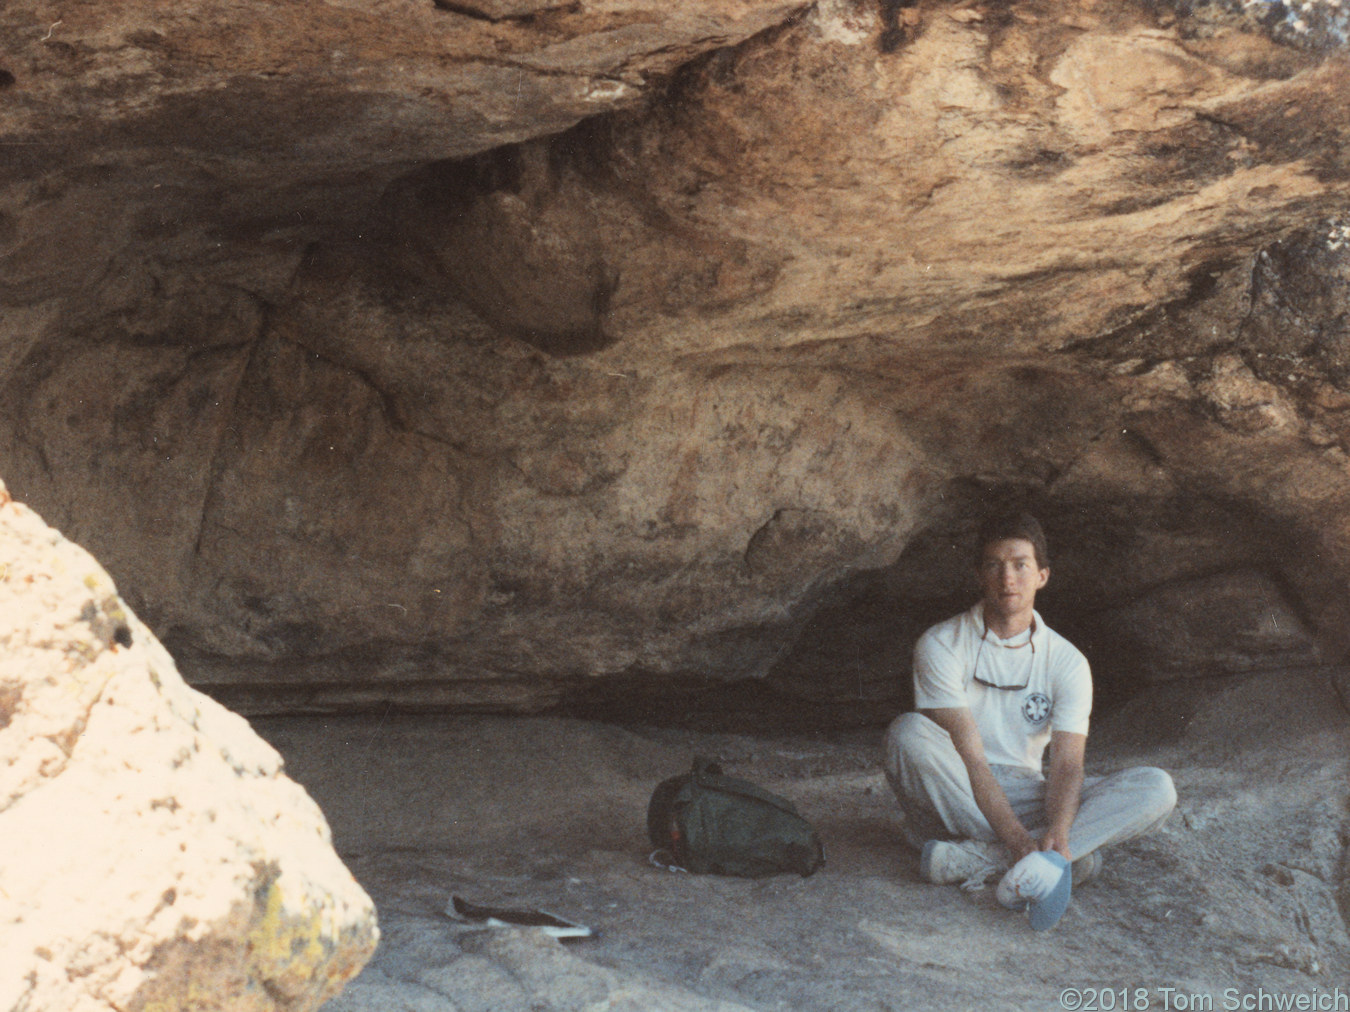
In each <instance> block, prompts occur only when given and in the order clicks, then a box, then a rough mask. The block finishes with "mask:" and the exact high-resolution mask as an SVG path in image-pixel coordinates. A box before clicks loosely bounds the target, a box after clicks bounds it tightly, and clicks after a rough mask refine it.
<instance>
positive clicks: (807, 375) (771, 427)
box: [0, 0, 1350, 710]
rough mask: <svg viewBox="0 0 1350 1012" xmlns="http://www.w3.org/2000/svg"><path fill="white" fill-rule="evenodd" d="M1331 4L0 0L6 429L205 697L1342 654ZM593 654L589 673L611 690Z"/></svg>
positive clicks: (1347, 332) (1338, 91) (576, 687)
mask: <svg viewBox="0 0 1350 1012" xmlns="http://www.w3.org/2000/svg"><path fill="white" fill-rule="evenodd" d="M1345 25H1346V12H1345V9H1344V6H1343V5H1339V4H1336V3H1323V4H1318V3H1303V4H1294V5H1289V6H1287V7H1286V6H1285V5H1274V6H1271V5H1264V4H1260V3H1242V2H1239V0H1233V2H1232V3H1228V4H1209V5H1194V4H1165V3H1138V2H1136V3H1114V2H1113V3H1105V2H1092V0H1029V2H1013V3H1007V4H1004V3H970V2H964V0H963V2H956V3H948V2H923V0H921V2H918V3H893V2H871V0H868V2H863V0H820V2H818V3H815V4H803V3H781V2H779V3H770V2H764V0H701V2H686V3H683V4H678V5H676V4H669V3H666V4H657V3H652V2H644V0H600V2H590V0H580V2H575V0H574V2H562V0H556V2H550V0H458V2H450V0H438V2H435V3H433V2H431V0H427V2H413V0H407V2H401V0H399V2H384V3H376V2H373V0H368V2H356V0H349V2H327V3H307V4H289V3H288V4H282V3H278V4H271V5H264V6H261V7H260V6H259V5H256V4H248V5H245V4H240V3H231V2H226V0H216V2H206V0H201V2H176V3H172V4H170V3H160V2H147V3H137V4H120V3H119V4H107V3H104V4H94V3H85V2H80V3H75V2H67V3H63V4H59V5H58V4H52V3H40V2H33V0H16V2H11V3H8V4H6V6H5V7H4V9H3V10H0V391H3V392H2V393H0V474H3V477H4V480H5V482H6V483H7V485H8V486H9V488H10V489H11V491H12V492H13V493H14V494H15V496H16V497H18V498H21V499H24V500H26V501H27V502H28V503H29V504H30V505H32V506H33V507H34V508H36V509H37V510H38V511H39V512H41V513H42V514H43V515H44V516H45V518H46V519H47V520H48V521H49V522H51V523H52V524H54V525H55V526H57V527H59V528H61V529H62V530H63V531H64V532H65V533H66V534H67V535H68V536H70V537H72V538H74V539H76V540H78V541H80V542H81V543H82V544H84V545H85V546H86V547H88V548H90V549H91V550H92V551H93V552H94V554H95V555H97V556H98V557H99V559H100V560H101V561H102V562H103V563H104V565H106V566H107V568H108V569H109V570H110V571H111V572H112V573H113V575H114V576H115V577H116V578H117V580H118V582H119V586H120V587H121V589H122V592H123V593H124V594H125V595H126V597H127V599H128V600H129V601H130V602H131V603H132V604H133V606H134V607H135V608H136V609H137V611H138V612H139V613H140V614H141V615H142V616H143V617H144V618H145V619H146V620H147V621H148V622H149V623H150V624H151V625H152V626H153V627H154V628H155V630H156V632H157V633H158V634H159V635H160V636H161V638H163V639H164V640H165V642H166V643H167V644H168V645H169V646H170V647H171V649H172V650H173V651H174V652H175V655H176V656H177V657H178V658H179V660H180V663H181V666H182V667H183V669H184V671H185V673H186V674H187V675H188V676H189V677H190V678H192V679H194V680H195V681H196V682H197V683H198V684H200V685H202V686H204V687H207V688H209V689H211V690H212V691H215V692H217V693H219V694H220V695H221V696H222V698H225V699H226V700H227V701H230V702H232V703H234V704H236V705H240V706H242V707H244V708H246V709H247V708H250V707H251V708H254V709H261V708H268V707H280V708H299V707H337V706H366V705H376V704H379V703H381V702H395V703H400V704H407V705H445V706H452V707H459V708H488V709H508V710H512V709H514V710H539V709H543V708H547V707H550V706H554V705H558V704H560V703H566V702H567V701H569V700H576V699H582V698H591V697H593V696H594V695H595V694H596V693H597V692H598V693H599V694H600V695H601V696H604V695H605V694H606V693H608V694H609V695H610V696H614V695H616V694H619V695H627V694H635V695H641V694H642V693H643V692H644V691H651V690H652V688H653V687H654V686H659V687H667V688H668V687H669V686H672V685H674V686H678V685H689V686H692V685H697V684H703V683H706V682H708V681H717V680H727V679H736V678H760V679H767V680H768V681H769V682H771V683H773V684H775V685H778V686H780V687H783V688H785V689H787V690H789V691H791V692H792V693H794V694H796V695H797V696H800V697H802V698H806V699H813V700H817V701H834V702H838V701H844V702H847V701H873V702H879V703H881V704H884V705H887V706H890V705H893V704H894V703H895V701H896V700H897V698H899V697H900V696H902V695H903V691H904V689H903V686H904V683H905V682H906V680H907V679H906V674H907V671H906V669H907V654H908V644H909V643H910V642H912V639H913V636H914V635H915V632H916V631H917V630H918V629H921V628H922V626H923V624H924V623H926V622H927V621H930V620H932V619H934V618H937V617H941V615H942V613H943V611H944V609H946V610H950V609H952V608H954V607H959V606H961V605H963V604H964V603H965V597H966V595H968V593H969V584H968V577H967V576H966V575H965V574H966V562H965V555H964V553H965V552H966V551H968V544H967V538H968V535H969V532H970V530H971V529H972V527H973V526H974V524H975V523H976V522H977V520H978V517H979V516H980V514H981V513H982V512H983V511H985V510H987V509H989V508H991V507H993V506H996V505H1009V504H1011V505H1018V506H1025V507H1028V508H1031V509H1034V510H1035V511H1037V512H1038V513H1039V514H1041V515H1042V517H1043V519H1044V520H1045V521H1046V523H1047V527H1048V528H1049V530H1050V535H1051V546H1052V549H1053V551H1054V558H1053V567H1052V568H1053V578H1052V581H1051V585H1050V587H1048V588H1047V591H1046V594H1045V597H1044V599H1043V602H1042V603H1043V605H1044V610H1045V611H1046V613H1047V615H1049V616H1050V618H1051V621H1052V622H1053V624H1055V625H1056V626H1059V627H1062V628H1064V629H1066V630H1067V631H1070V632H1071V633H1073V634H1074V636H1075V637H1076V638H1077V640H1078V641H1079V642H1081V643H1083V644H1084V645H1085V648H1086V649H1087V650H1088V653H1089V657H1090V658H1092V659H1093V661H1094V664H1096V665H1097V666H1098V668H1099V670H1101V671H1103V672H1105V673H1106V674H1107V675H1108V676H1109V677H1108V681H1112V680H1114V682H1112V684H1117V685H1120V686H1128V685H1129V684H1138V683H1139V682H1140V681H1141V680H1165V679H1170V678H1177V677H1185V676H1187V675H1196V674H1199V675H1221V674H1228V673H1233V672H1236V671H1249V670H1260V669H1265V668H1277V667H1280V666H1285V667H1287V666H1289V665H1306V664H1312V663H1323V662H1325V661H1327V660H1328V659H1333V658H1337V657H1339V656H1341V655H1342V654H1343V652H1344V650H1345V648H1346V646H1347V640H1346V634H1345V633H1344V630H1345V629H1347V628H1350V622H1348V621H1347V620H1350V605H1347V603H1346V602H1347V600H1350V597H1347V594H1346V589H1347V587H1346V579H1347V576H1350V525H1348V524H1347V519H1346V518H1347V516H1348V515H1350V514H1347V509H1346V507H1347V505H1350V457H1347V446H1348V445H1350V444H1347V440H1350V224H1347V222H1350V214H1348V213H1347V212H1348V211H1350V101H1347V96H1350V57H1347V51H1346V48H1345V46H1344V39H1343V34H1344V29H1345ZM607 686H608V687H609V688H605V687H607Z"/></svg>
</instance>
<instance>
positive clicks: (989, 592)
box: [978, 538, 1050, 616]
mask: <svg viewBox="0 0 1350 1012" xmlns="http://www.w3.org/2000/svg"><path fill="white" fill-rule="evenodd" d="M978 575H979V579H980V591H981V593H982V594H983V595H984V608H985V611H986V612H992V613H993V614H995V615H1002V616H1013V615H1018V614H1022V613H1024V612H1029V611H1030V610H1031V608H1032V607H1033V605H1034V604H1035V601H1036V591H1038V590H1040V589H1041V588H1042V587H1044V586H1045V583H1046V581H1047V580H1049V579H1050V570H1049V569H1041V568H1039V567H1038V566H1037V564H1036V549H1035V548H1034V547H1033V546H1032V544H1031V542H1030V541H1027V540H1025V539H1023V538H1008V539H1007V540H1004V541H991V542H990V543H989V544H988V545H986V546H985V548H984V556H983V557H982V558H981V559H980V568H979V574H978Z"/></svg>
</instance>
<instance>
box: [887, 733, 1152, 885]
mask: <svg viewBox="0 0 1350 1012" xmlns="http://www.w3.org/2000/svg"><path fill="white" fill-rule="evenodd" d="M990 769H991V770H993V773H994V779H996V780H997V781H998V782H999V785H1000V786H1001V787H1002V788H1003V792H1004V793H1005V794H1006V795H1007V796H1008V802H1009V803H1010V804H1011V805H1012V809H1013V811H1014V812H1015V813H1016V814H1017V817H1018V819H1020V820H1021V821H1022V825H1024V826H1025V827H1026V828H1027V831H1028V832H1029V833H1031V835H1032V836H1034V837H1037V838H1039V837H1040V835H1041V834H1042V833H1044V832H1045V830H1046V817H1045V778H1044V777H1043V776H1041V774H1040V773H1037V772H1035V771H1033V770H1029V769H1026V768H1025V767H1022V766H995V765H992V764H991V765H990ZM886 779H887V780H889V781H890V784H891V789H892V790H893V791H895V796H896V798H897V799H898V800H899V802H900V808H901V811H903V812H904V815H905V838H906V840H907V841H908V842H909V843H910V845H911V846H913V847H915V848H916V849H917V848H920V847H922V846H923V844H924V842H925V841H926V840H933V839H937V840H949V839H973V840H985V841H988V842H991V843H992V842H997V840H998V837H997V836H996V835H995V833H994V830H993V827H991V826H990V825H989V820H988V819H986V818H985V817H984V813H982V812H981V811H980V809H979V806H978V805H976V804H975V795H974V794H973V793H972V791H971V788H970V776H969V775H968V774H967V773H966V765H965V763H964V762H962V761H961V757H960V755H958V754H957V751H956V747H955V746H954V745H952V738H951V735H949V734H948V733H947V732H946V731H944V730H943V729H942V728H941V727H939V726H938V725H937V724H936V723H935V722H934V721H932V720H930V719H929V718H927V717H925V716H924V715H923V714H921V713H903V714H901V715H900V716H899V717H897V718H896V719H895V720H894V721H893V722H892V723H891V726H890V730H889V731H887V732H886ZM1176 803H1177V791H1176V788H1175V787H1174V786H1173V785H1172V778H1171V777H1170V776H1169V775H1168V774H1167V773H1166V772H1165V771H1163V770H1160V769H1157V768H1155V767H1153V766H1137V767H1134V768H1132V769H1126V770H1121V771H1120V772H1118V773H1112V774H1111V775H1110V776H1106V777H1086V778H1084V780H1083V793H1082V800H1081V802H1080V804H1079V806H1078V814H1077V815H1076V816H1075V817H1074V820H1073V825H1072V826H1071V827H1070V829H1069V851H1070V852H1071V853H1072V854H1073V856H1074V859H1075V860H1077V859H1078V858H1081V857H1085V856H1087V855H1088V854H1090V853H1091V852H1092V851H1094V850H1096V849H1097V848H1098V847H1105V846H1107V845H1108V844H1112V843H1120V842H1121V841H1123V840H1130V839H1133V838H1134V837H1136V836H1142V835H1144V834H1145V833H1149V832H1152V831H1153V830H1155V829H1157V828H1158V827H1159V826H1161V825H1162V824H1163V822H1164V821H1166V819H1167V816H1168V815H1169V814H1170V813H1171V811H1172V809H1173V808H1175V807H1176Z"/></svg>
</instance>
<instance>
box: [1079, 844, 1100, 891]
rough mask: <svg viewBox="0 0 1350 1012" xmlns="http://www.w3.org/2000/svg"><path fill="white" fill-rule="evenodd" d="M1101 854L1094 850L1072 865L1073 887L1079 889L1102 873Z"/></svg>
mask: <svg viewBox="0 0 1350 1012" xmlns="http://www.w3.org/2000/svg"><path fill="white" fill-rule="evenodd" d="M1102 864H1103V862H1102V852H1101V851H1100V850H1094V851H1093V852H1092V853H1091V854H1087V855H1086V856H1084V857H1080V858H1079V859H1078V860H1077V861H1075V862H1074V863H1073V887H1074V888H1075V889H1081V888H1082V887H1083V886H1085V885H1087V884H1088V883H1089V882H1091V881H1093V880H1094V879H1095V878H1096V877H1097V876H1098V875H1100V874H1101V873H1102Z"/></svg>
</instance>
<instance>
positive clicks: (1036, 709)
mask: <svg viewBox="0 0 1350 1012" xmlns="http://www.w3.org/2000/svg"><path fill="white" fill-rule="evenodd" d="M1022 716H1023V717H1025V718H1026V721H1027V723H1028V724H1044V723H1045V721H1046V718H1048V717H1049V716H1050V700H1049V698H1048V697H1047V696H1046V695H1045V694H1044V693H1041V692H1033V693H1032V694H1031V695H1029V696H1027V698H1026V699H1024V700H1023V701H1022Z"/></svg>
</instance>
